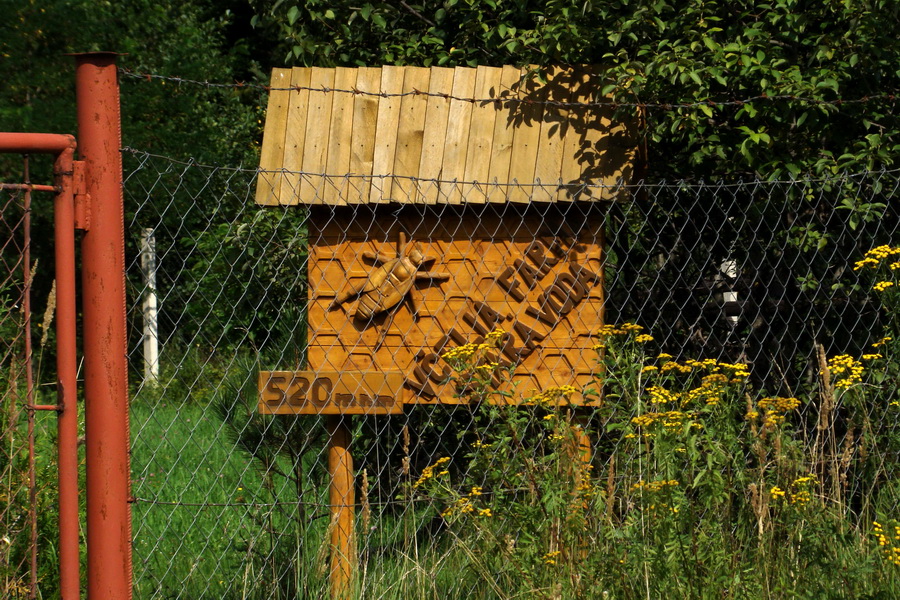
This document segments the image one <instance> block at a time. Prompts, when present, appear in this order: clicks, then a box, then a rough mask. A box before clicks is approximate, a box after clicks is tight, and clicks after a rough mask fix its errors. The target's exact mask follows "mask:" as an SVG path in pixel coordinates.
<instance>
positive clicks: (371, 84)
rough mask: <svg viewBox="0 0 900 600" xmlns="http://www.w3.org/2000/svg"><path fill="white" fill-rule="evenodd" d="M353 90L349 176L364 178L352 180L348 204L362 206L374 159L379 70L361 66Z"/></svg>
mask: <svg viewBox="0 0 900 600" xmlns="http://www.w3.org/2000/svg"><path fill="white" fill-rule="evenodd" d="M356 89H357V90H359V91H360V92H367V93H361V94H359V95H358V96H356V98H354V100H353V129H352V132H351V134H350V138H351V139H350V147H351V151H350V168H349V170H350V173H351V174H353V175H364V176H365V178H354V179H353V181H352V184H353V185H354V186H356V190H355V191H352V193H351V197H350V198H348V200H347V201H348V202H349V203H351V204H356V203H365V202H367V201H368V200H369V191H370V189H371V187H372V180H371V176H372V161H373V159H374V157H375V121H376V119H377V117H378V96H372V95H370V94H377V93H378V92H379V90H380V89H381V69H380V68H379V67H363V68H361V69H359V72H358V73H357V74H356Z"/></svg>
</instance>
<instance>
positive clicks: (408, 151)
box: [391, 67, 431, 204]
mask: <svg viewBox="0 0 900 600" xmlns="http://www.w3.org/2000/svg"><path fill="white" fill-rule="evenodd" d="M430 77H431V70H430V69H427V68H424V67H406V74H405V75H404V77H403V93H404V94H411V95H409V96H403V99H402V100H401V102H400V126H399V129H398V131H397V151H396V153H395V155H394V174H395V175H398V176H399V177H398V178H397V179H395V180H394V186H393V191H392V194H391V195H392V196H393V198H394V200H396V201H397V202H402V203H413V204H414V203H417V202H419V201H420V198H419V197H418V196H419V194H418V188H419V186H418V184H417V182H416V181H414V180H410V179H405V177H418V176H419V164H420V163H421V161H422V142H423V139H424V135H425V112H426V107H427V105H428V98H427V96H419V95H417V94H415V92H416V91H419V92H425V91H427V90H428V82H429V79H430Z"/></svg>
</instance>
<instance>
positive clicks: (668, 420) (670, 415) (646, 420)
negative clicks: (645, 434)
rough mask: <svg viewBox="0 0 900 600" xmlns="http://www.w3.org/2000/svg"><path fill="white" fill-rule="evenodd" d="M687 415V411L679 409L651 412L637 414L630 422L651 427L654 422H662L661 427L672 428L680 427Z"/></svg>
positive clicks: (638, 425)
mask: <svg viewBox="0 0 900 600" xmlns="http://www.w3.org/2000/svg"><path fill="white" fill-rule="evenodd" d="M687 416H688V415H687V413H683V412H681V411H680V410H670V411H666V412H651V413H644V414H642V415H638V416H636V417H634V418H633V419H631V422H632V423H633V424H634V425H636V426H637V427H651V426H652V425H653V424H654V423H662V424H663V427H666V428H669V429H672V428H679V427H681V424H682V422H683V421H684V419H685V418H686V417H687Z"/></svg>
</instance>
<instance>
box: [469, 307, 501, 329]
mask: <svg viewBox="0 0 900 600" xmlns="http://www.w3.org/2000/svg"><path fill="white" fill-rule="evenodd" d="M472 306H474V307H475V314H476V315H478V317H479V318H480V319H481V321H482V322H483V323H484V324H485V326H486V327H487V328H488V329H489V330H491V331H493V330H494V328H495V327H497V324H498V323H500V322H501V321H503V315H501V314H500V313H498V312H497V311H496V310H494V309H493V308H491V307H490V306H488V305H487V304H485V303H484V302H478V301H475V302H472Z"/></svg>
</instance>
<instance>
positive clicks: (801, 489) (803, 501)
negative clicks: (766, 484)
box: [769, 475, 818, 507]
mask: <svg viewBox="0 0 900 600" xmlns="http://www.w3.org/2000/svg"><path fill="white" fill-rule="evenodd" d="M817 482H818V480H817V479H816V476H815V475H805V476H803V477H798V478H797V479H795V480H794V481H793V482H792V483H791V485H790V490H789V491H785V490H783V489H781V488H780V487H778V486H777V485H773V486H772V488H771V489H770V490H769V495H770V496H772V499H773V500H782V501H785V502H788V503H789V504H792V505H795V506H800V507H803V506H806V505H807V504H809V502H810V500H812V493H811V492H810V489H809V488H810V487H812V486H813V485H815V484H816V483H817Z"/></svg>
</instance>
